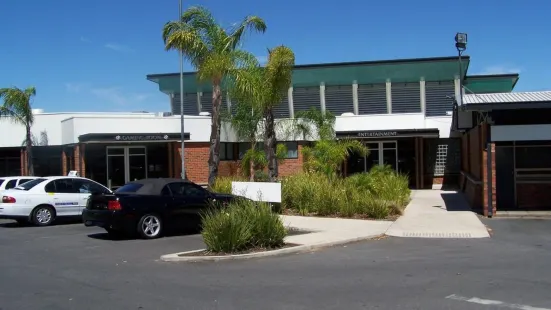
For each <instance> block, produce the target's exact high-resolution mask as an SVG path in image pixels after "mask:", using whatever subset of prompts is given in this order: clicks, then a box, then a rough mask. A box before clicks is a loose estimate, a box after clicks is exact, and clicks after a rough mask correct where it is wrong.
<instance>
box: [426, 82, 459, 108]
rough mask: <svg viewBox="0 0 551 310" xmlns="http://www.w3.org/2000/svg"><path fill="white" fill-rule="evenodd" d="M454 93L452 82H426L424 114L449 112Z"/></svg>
mask: <svg viewBox="0 0 551 310" xmlns="http://www.w3.org/2000/svg"><path fill="white" fill-rule="evenodd" d="M454 95H455V86H454V84H453V82H426V84H425V102H426V115H427V116H446V115H447V114H446V112H451V111H452V109H453V99H452V98H453V96H454ZM449 97H452V98H449Z"/></svg>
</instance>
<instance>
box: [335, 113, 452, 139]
mask: <svg viewBox="0 0 551 310" xmlns="http://www.w3.org/2000/svg"><path fill="white" fill-rule="evenodd" d="M451 124H452V117H451V116H443V117H425V116H424V115H423V114H422V113H408V114H377V115H350V116H337V117H336V120H335V130H336V131H363V130H393V129H428V128H438V129H439V131H440V138H448V137H449V136H450V128H451Z"/></svg>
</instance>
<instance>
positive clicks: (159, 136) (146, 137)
mask: <svg viewBox="0 0 551 310" xmlns="http://www.w3.org/2000/svg"><path fill="white" fill-rule="evenodd" d="M189 137H190V135H189V132H186V133H184V140H189ZM78 141H79V142H81V143H144V142H177V141H182V139H181V134H180V133H159V132H155V133H120V134H118V133H87V134H84V135H81V136H79V137H78Z"/></svg>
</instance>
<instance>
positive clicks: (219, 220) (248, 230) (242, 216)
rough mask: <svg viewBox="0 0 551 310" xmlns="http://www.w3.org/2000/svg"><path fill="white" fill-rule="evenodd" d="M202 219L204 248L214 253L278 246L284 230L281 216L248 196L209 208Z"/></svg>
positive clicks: (282, 242)
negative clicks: (216, 207) (226, 204)
mask: <svg viewBox="0 0 551 310" xmlns="http://www.w3.org/2000/svg"><path fill="white" fill-rule="evenodd" d="M202 223H203V231H202V232H201V234H202V236H203V240H204V242H205V244H206V245H207V250H208V251H211V252H216V253H221V252H222V253H235V252H240V251H246V250H248V249H252V248H259V247H261V248H276V247H281V246H282V245H283V244H284V239H285V236H286V234H287V230H286V229H285V227H284V225H283V222H282V221H281V219H280V217H279V216H278V215H277V214H275V213H273V212H272V211H271V209H270V207H269V206H268V205H267V204H265V203H256V202H254V201H251V200H248V199H237V200H235V201H234V202H232V203H230V204H229V205H228V206H227V207H225V208H223V209H211V210H209V211H208V212H206V213H205V214H203V216H202Z"/></svg>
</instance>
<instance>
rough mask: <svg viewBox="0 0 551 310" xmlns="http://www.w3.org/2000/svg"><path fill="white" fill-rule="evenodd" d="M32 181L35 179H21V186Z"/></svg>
mask: <svg viewBox="0 0 551 310" xmlns="http://www.w3.org/2000/svg"><path fill="white" fill-rule="evenodd" d="M31 180H33V179H19V185H21V184H23V183H25V182H29V181H31Z"/></svg>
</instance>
